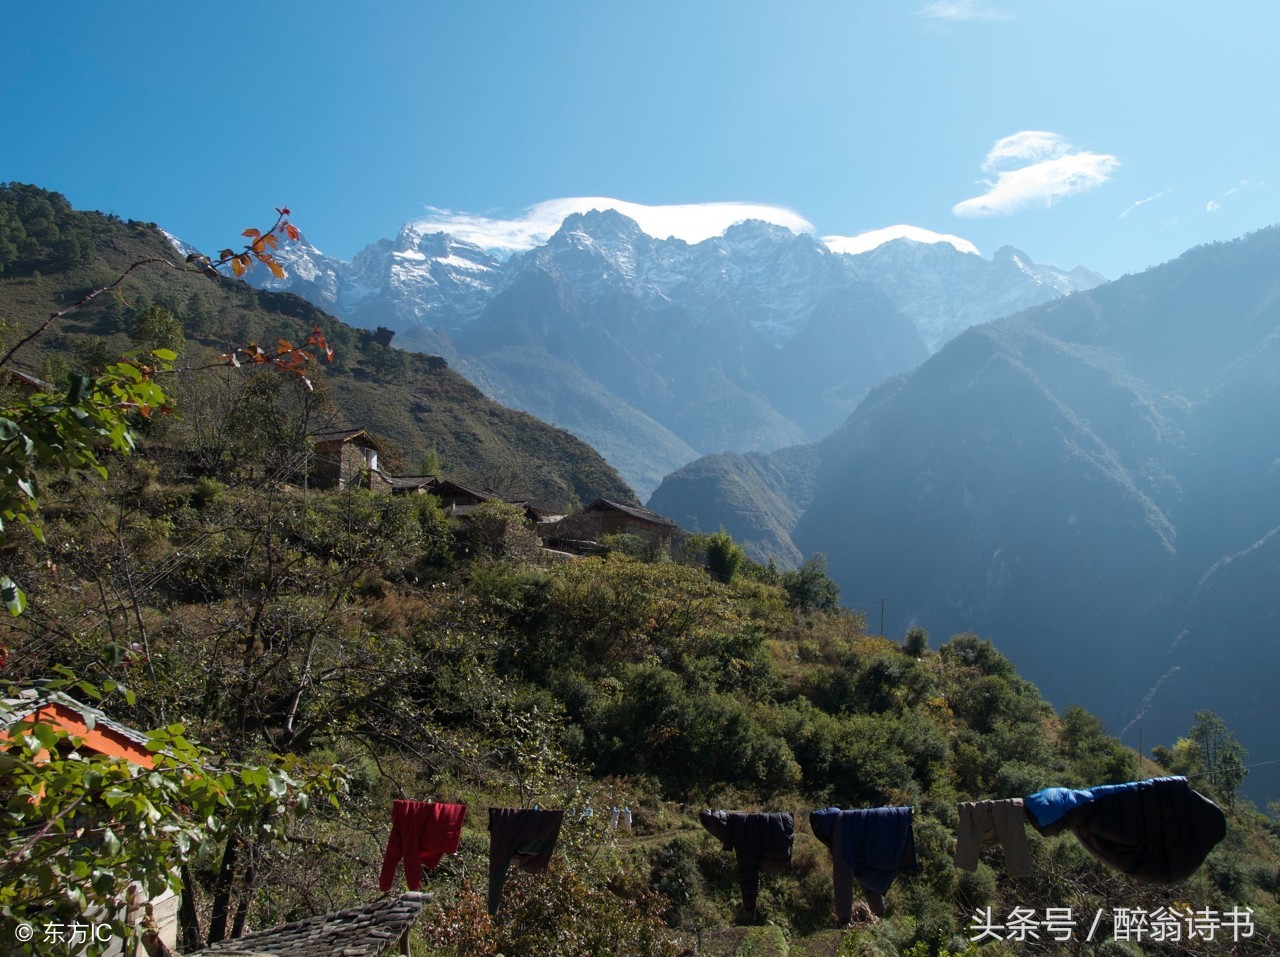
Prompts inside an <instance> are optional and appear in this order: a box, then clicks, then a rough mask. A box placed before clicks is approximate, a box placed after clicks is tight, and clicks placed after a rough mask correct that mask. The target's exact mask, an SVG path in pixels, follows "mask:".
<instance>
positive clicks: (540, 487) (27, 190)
mask: <svg viewBox="0 0 1280 957" xmlns="http://www.w3.org/2000/svg"><path fill="white" fill-rule="evenodd" d="M228 239H229V240H230V237H229V238H228ZM145 259H163V260H167V261H171V262H175V263H180V260H181V257H179V256H177V255H176V254H175V251H174V249H173V247H172V246H171V245H170V243H169V242H168V240H167V239H166V238H165V236H164V234H163V233H161V232H160V231H159V230H158V229H157V228H156V227H155V225H154V224H147V223H139V222H127V223H126V222H122V221H120V220H119V219H117V218H115V217H112V216H106V215H103V214H101V213H91V212H78V211H75V210H72V209H71V207H70V206H69V205H68V204H67V201H66V200H65V199H64V198H63V197H61V196H59V195H58V194H56V193H49V192H47V191H45V190H41V189H38V188H37V187H33V186H23V185H21V184H8V185H5V186H4V187H3V188H0V318H3V319H4V321H5V322H6V323H7V324H8V329H9V339H10V344H12V342H14V341H16V340H17V338H19V337H20V335H21V334H25V333H26V332H28V331H30V330H32V329H34V328H35V327H36V326H37V325H38V324H39V323H40V322H43V321H44V320H45V319H47V318H48V316H49V315H50V313H52V312H54V311H55V310H57V309H61V308H64V307H66V306H68V305H70V304H71V303H73V302H75V301H76V300H77V299H79V298H80V296H82V295H83V294H85V293H86V292H88V291H89V290H91V289H93V288H96V287H98V286H101V285H104V284H106V283H109V282H111V281H112V280H114V279H115V278H116V277H117V276H119V275H120V273H121V272H122V271H123V270H124V269H125V268H127V267H128V266H129V265H130V264H131V263H134V262H138V261H141V260H145ZM257 269H258V271H263V272H265V271H266V267H265V266H261V265H259V266H258V267H257ZM151 306H156V307H158V308H159V309H161V310H163V316H162V318H164V321H165V322H169V321H176V322H177V323H178V325H179V326H180V328H181V332H182V335H183V337H184V340H185V348H184V353H183V355H182V357H181V361H180V362H179V366H182V367H200V366H205V365H208V364H210V363H216V362H217V361H218V358H217V357H218V356H219V355H220V354H224V353H229V352H231V351H232V350H234V349H236V348H238V347H240V346H244V345H246V344H247V343H251V342H253V343H260V344H261V345H262V346H263V347H264V348H272V347H273V346H274V343H275V342H276V341H277V340H279V339H281V338H283V339H287V340H290V341H291V342H294V343H302V342H304V341H305V340H306V338H307V335H308V333H309V332H310V331H311V329H312V327H313V326H319V328H320V329H321V330H323V332H324V335H325V336H326V338H327V339H328V341H329V343H330V345H332V346H333V349H334V359H333V362H332V363H331V364H324V363H322V364H321V366H320V367H317V368H315V369H314V370H313V378H314V379H315V383H316V386H317V389H316V395H315V396H309V397H307V398H306V400H305V403H303V402H302V400H301V397H300V396H294V397H293V399H292V402H290V401H289V397H287V396H281V400H282V403H283V405H282V408H285V407H287V408H288V409H290V413H289V415H281V416H276V417H275V418H274V420H273V421H270V422H268V420H267V418H265V417H264V416H263V415H262V410H261V409H254V408H252V403H253V402H255V401H257V398H255V397H254V395H252V393H255V392H256V391H259V390H267V391H279V390H281V389H282V386H281V385H280V384H279V383H276V384H273V385H260V384H250V383H249V381H248V379H247V378H246V377H245V376H238V377H236V376H232V377H230V378H229V379H228V378H227V377H225V376H219V375H218V374H217V373H216V371H213V372H210V371H205V372H204V373H202V374H201V375H198V376H180V377H179V384H178V390H179V392H180V393H181V392H183V391H184V390H185V391H186V392H187V393H188V396H187V401H186V402H184V403H183V404H182V409H183V420H182V424H180V425H175V426H174V428H177V429H179V430H180V431H181V430H184V429H185V430H187V431H188V432H198V433H200V434H201V435H202V436H203V437H204V438H208V439H210V441H213V439H212V438H211V435H210V433H217V434H218V435H219V436H220V438H219V439H218V440H217V441H220V442H222V441H226V442H231V441H234V442H235V443H237V446H236V448H237V453H236V454H238V450H239V448H240V447H242V446H251V445H255V444H256V445H266V444H272V445H274V446H276V447H277V448H278V449H279V448H280V446H281V443H292V446H291V448H290V451H291V452H296V451H297V447H298V446H299V445H305V443H304V442H302V441H301V440H302V439H303V438H304V433H305V432H307V431H319V430H322V429H324V428H348V427H351V428H364V429H368V430H369V432H370V433H372V434H373V435H374V436H375V437H376V438H377V439H378V440H379V441H380V443H382V444H383V445H384V446H386V447H387V448H388V449H389V450H390V452H391V455H390V458H389V460H387V461H386V462H385V466H386V467H387V468H388V469H389V470H390V471H393V472H398V473H403V474H419V473H420V472H422V471H432V470H435V471H438V472H439V473H440V474H441V475H442V476H444V477H447V478H450V479H453V480H455V481H458V482H462V483H463V484H468V485H474V486H477V487H485V486H489V487H492V488H495V489H497V490H498V491H500V492H503V493H504V494H505V495H507V496H508V497H527V498H532V499H535V500H539V501H545V502H547V503H548V504H550V505H555V506H564V505H568V504H575V503H576V504H585V503H587V502H590V501H591V500H593V499H594V498H596V497H597V496H601V495H603V496H607V497H609V498H612V499H615V500H618V501H623V502H635V496H634V495H633V493H632V492H631V490H630V489H629V488H628V487H627V485H626V483H625V482H623V481H622V479H621V478H619V477H618V474H617V473H616V472H615V471H614V470H613V469H612V468H611V467H610V466H609V465H608V464H607V463H606V462H605V461H604V460H603V459H601V458H600V457H599V456H598V455H597V454H596V453H595V452H594V451H593V450H592V449H591V448H590V447H589V446H587V445H586V444H584V443H583V442H581V441H580V440H578V439H576V438H574V437H573V436H571V435H569V434H568V433H567V432H564V431H562V430H560V429H555V428H552V427H551V426H548V425H546V424H545V423H543V422H540V421H538V420H537V419H535V418H533V417H532V416H529V415H525V414H523V413H520V412H515V411H513V410H511V409H507V408H504V407H503V406H500V405H498V404H497V403H495V402H491V401H490V400H488V399H486V398H485V397H484V396H483V395H482V394H481V393H480V391H479V390H478V389H476V388H475V387H474V386H472V385H471V383H469V382H467V381H466V380H465V379H463V378H462V377H461V376H459V375H458V374H456V373H455V372H453V370H451V369H450V368H449V367H448V365H447V363H446V362H445V361H444V360H443V359H441V358H439V357H432V356H424V355H417V354H413V353H407V352H404V351H402V350H400V349H396V348H393V347H391V346H390V345H389V342H390V338H389V336H387V335H385V334H378V333H370V332H368V331H362V330H356V329H353V328H351V327H350V326H347V325H345V324H344V323H341V322H339V321H338V320H336V319H333V318H332V317H330V316H328V315H326V314H325V313H323V312H321V311H320V310H318V309H316V308H315V307H314V306H312V305H311V304H310V303H308V302H306V301H305V300H303V299H300V298H298V297H297V296H293V295H288V294H280V293H270V292H265V291H261V290H255V289H252V288H250V287H249V286H248V285H246V284H245V283H243V282H239V281H236V280H232V279H226V278H222V277H216V276H215V277H212V278H211V277H208V276H205V275H202V274H201V273H200V272H199V271H197V270H195V269H184V270H179V269H174V268H169V267H167V266H164V265H160V264H151V265H149V266H148V267H147V268H144V269H139V270H137V271H135V272H134V273H133V274H132V275H131V276H130V278H129V281H128V283H127V284H126V285H124V286H122V287H121V288H120V289H119V291H118V293H112V294H108V295H103V296H100V297H98V298H97V299H95V300H94V301H93V302H91V303H89V304H88V305H87V306H86V307H85V308H83V309H81V310H78V311H77V312H75V313H74V314H72V315H70V316H68V317H66V318H65V319H63V320H60V321H59V322H58V323H57V325H56V326H55V327H54V328H52V329H51V330H50V332H49V333H48V334H47V335H45V336H43V337H42V338H40V339H37V340H35V341H34V342H33V343H32V344H31V345H30V346H28V347H26V348H24V350H23V352H22V353H21V354H20V355H19V356H18V357H17V362H18V363H19V364H20V366H21V368H22V369H24V370H25V371H27V372H29V373H34V374H36V375H40V374H43V377H44V378H46V379H49V380H51V381H59V380H60V378H61V377H62V376H64V375H65V373H66V371H67V370H68V369H70V368H81V369H86V370H87V369H91V368H101V367H102V366H103V365H105V363H107V362H108V361H110V360H111V359H112V358H113V357H115V356H118V355H119V354H120V353H122V352H124V351H125V350H127V349H130V348H133V347H135V346H136V345H137V344H139V343H140V342H142V341H143V340H144V339H145V337H146V336H147V335H149V334H154V328H152V329H151V330H149V329H148V321H144V322H143V326H142V328H139V326H138V317H139V316H144V315H145V316H148V317H149V321H151V323H152V326H153V327H154V314H152V313H148V308H149V307H151ZM285 391H289V390H285ZM293 391H297V390H293ZM180 398H181V396H180ZM240 403H248V406H249V407H243V406H241V405H240ZM289 416H292V418H290V417H289ZM219 417H221V419H219ZM255 430H258V431H256V432H255ZM228 454H231V452H230V450H228ZM384 458H385V457H384ZM428 465H429V466H431V468H426V466H428Z"/></svg>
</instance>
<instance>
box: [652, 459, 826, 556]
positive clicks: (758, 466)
mask: <svg viewBox="0 0 1280 957" xmlns="http://www.w3.org/2000/svg"><path fill="white" fill-rule="evenodd" d="M817 468H818V447H817V446H814V445H799V446H793V447H791V448H786V449H779V450H778V451H776V452H770V453H767V454H762V453H759V452H747V453H746V454H741V455H740V454H738V453H736V452H723V453H720V454H719V455H706V456H703V457H702V458H700V459H698V460H696V461H694V462H690V463H689V464H688V465H686V466H684V467H683V468H681V469H679V470H677V471H675V472H673V473H672V474H670V475H668V476H667V477H666V478H665V479H663V480H662V484H661V485H660V486H658V489H657V491H655V492H654V493H653V496H652V497H651V498H650V499H649V502H648V505H647V507H648V508H651V509H653V510H654V511H656V512H659V513H661V514H663V515H666V516H668V517H669V518H671V519H673V520H674V521H676V522H678V523H679V524H680V525H681V527H683V528H687V529H689V530H690V531H695V532H708V533H710V532H715V531H717V530H719V529H721V528H724V529H725V530H726V531H728V532H729V533H730V534H731V535H732V536H733V538H734V540H735V541H736V542H738V544H740V545H742V546H743V547H744V548H745V549H746V550H747V553H748V554H749V555H750V556H751V557H752V558H754V559H756V560H757V561H760V562H768V561H769V560H770V559H773V560H774V561H776V562H777V563H778V564H779V565H780V566H782V567H792V566H795V565H798V564H800V562H801V561H803V556H802V555H801V554H800V550H799V549H798V548H796V546H795V544H794V543H793V542H792V541H791V530H792V528H794V527H795V523H796V521H797V520H798V519H799V517H800V516H801V514H803V512H804V510H805V508H806V507H808V505H809V502H810V499H811V498H812V496H813V479H814V476H815V474H816V472H817Z"/></svg>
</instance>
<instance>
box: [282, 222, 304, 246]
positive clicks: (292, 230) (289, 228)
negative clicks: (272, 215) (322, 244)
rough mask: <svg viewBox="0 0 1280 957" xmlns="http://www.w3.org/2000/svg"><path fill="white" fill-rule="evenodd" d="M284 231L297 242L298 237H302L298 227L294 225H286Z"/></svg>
mask: <svg viewBox="0 0 1280 957" xmlns="http://www.w3.org/2000/svg"><path fill="white" fill-rule="evenodd" d="M284 231H285V234H286V235H287V236H288V237H289V238H290V239H292V240H294V241H295V242H297V240H298V237H299V236H301V235H302V234H301V233H299V232H298V227H297V226H295V225H293V223H285V224H284Z"/></svg>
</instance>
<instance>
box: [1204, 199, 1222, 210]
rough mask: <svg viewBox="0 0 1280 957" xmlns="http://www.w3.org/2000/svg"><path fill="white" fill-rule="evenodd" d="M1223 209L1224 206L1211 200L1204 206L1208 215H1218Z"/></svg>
mask: <svg viewBox="0 0 1280 957" xmlns="http://www.w3.org/2000/svg"><path fill="white" fill-rule="evenodd" d="M1221 208H1222V204H1221V203H1220V202H1218V201H1217V200H1216V199H1211V200H1209V202H1207V203H1205V204H1204V211H1205V212H1206V213H1216V212H1217V211H1218V210H1220V209H1221Z"/></svg>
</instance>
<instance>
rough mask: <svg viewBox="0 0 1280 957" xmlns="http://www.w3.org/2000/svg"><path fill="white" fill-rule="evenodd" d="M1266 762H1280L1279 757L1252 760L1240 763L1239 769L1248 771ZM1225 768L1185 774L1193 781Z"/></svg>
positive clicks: (1219, 772) (1224, 770)
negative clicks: (1266, 759) (1250, 762)
mask: <svg viewBox="0 0 1280 957" xmlns="http://www.w3.org/2000/svg"><path fill="white" fill-rule="evenodd" d="M1266 764H1280V758H1272V759H1271V760H1270V761H1254V762H1253V763H1252V764H1242V765H1240V767H1239V770H1241V771H1248V770H1249V769H1251V768H1260V767H1262V766H1263V765H1266ZM1225 773H1226V769H1225V768H1214V769H1213V770H1212V771H1197V772H1196V773H1195V774H1188V775H1185V777H1186V779H1187V780H1188V781H1194V780H1195V779H1196V778H1203V777H1208V776H1209V775H1211V774H1225Z"/></svg>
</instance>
